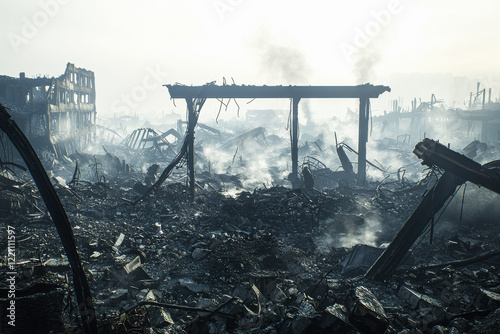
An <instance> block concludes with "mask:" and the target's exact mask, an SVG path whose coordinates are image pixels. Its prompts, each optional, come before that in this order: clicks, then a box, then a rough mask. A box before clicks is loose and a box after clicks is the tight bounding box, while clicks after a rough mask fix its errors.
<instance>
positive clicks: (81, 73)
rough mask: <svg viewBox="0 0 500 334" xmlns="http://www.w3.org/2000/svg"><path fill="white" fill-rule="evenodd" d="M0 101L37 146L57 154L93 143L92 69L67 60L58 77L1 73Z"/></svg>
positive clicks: (79, 148) (93, 81) (93, 98)
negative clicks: (28, 76) (30, 76)
mask: <svg viewBox="0 0 500 334" xmlns="http://www.w3.org/2000/svg"><path fill="white" fill-rule="evenodd" d="M0 103H2V104H3V105H4V106H6V107H7V108H9V109H10V110H9V112H10V114H11V115H12V117H13V118H14V120H15V121H16V122H17V124H18V125H19V127H20V128H21V129H22V130H23V132H24V133H25V134H26V135H27V137H28V139H29V140H30V142H31V143H32V145H33V146H34V147H35V148H36V149H37V150H39V149H49V150H50V151H53V152H54V154H55V155H56V157H60V156H62V155H67V154H69V153H72V152H74V151H76V150H80V151H81V150H84V149H85V148H86V147H88V146H89V145H90V144H92V143H94V142H95V137H96V130H95V124H96V104H95V78H94V72H92V71H89V70H86V69H83V68H78V67H75V65H74V64H71V63H68V64H67V65H66V70H65V71H64V74H62V75H61V76H59V77H57V78H56V77H52V78H48V77H45V76H44V77H37V78H27V77H26V76H25V74H24V72H21V73H20V75H19V78H13V77H9V76H3V75H2V76H0Z"/></svg>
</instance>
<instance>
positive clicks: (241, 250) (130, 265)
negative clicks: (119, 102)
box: [0, 116, 500, 334]
mask: <svg viewBox="0 0 500 334" xmlns="http://www.w3.org/2000/svg"><path fill="white" fill-rule="evenodd" d="M419 117H420V116H419ZM386 124H387V123H386ZM183 125H185V124H182V122H179V123H178V127H177V128H176V129H173V128H172V129H168V130H165V131H163V132H162V131H157V130H153V129H152V128H150V127H142V128H134V129H133V130H132V131H130V132H129V133H128V135H123V136H121V137H122V138H120V140H117V139H116V137H118V136H119V129H116V128H115V129H113V128H110V127H105V128H106V129H107V130H105V131H106V132H107V133H108V134H109V133H112V136H111V137H113V139H112V140H107V141H103V142H102V145H100V147H95V148H94V149H93V153H88V152H89V151H86V152H84V151H80V152H78V151H75V152H73V153H71V154H70V153H69V152H66V151H65V152H59V153H60V154H57V152H54V153H50V154H49V153H44V154H41V153H40V154H39V156H40V157H41V160H42V162H43V165H44V167H45V169H46V171H47V175H48V177H49V178H50V181H51V184H52V185H53V187H54V189H55V191H56V193H57V196H58V197H59V198H60V201H61V203H62V206H63V207H64V210H65V213H66V215H67V217H68V220H69V223H70V227H71V231H72V234H73V236H74V242H75V249H76V250H77V252H78V256H79V260H80V261H81V265H82V268H83V269H84V272H83V274H84V276H85V279H86V280H87V281H88V286H89V288H90V291H89V292H90V293H91V296H92V300H91V304H92V309H93V310H94V312H95V314H93V315H91V318H93V320H95V321H96V323H97V332H98V333H252V332H253V333H294V334H301V333H494V332H495V331H496V330H497V329H498V328H499V326H500V276H499V274H500V269H499V267H500V256H499V255H500V250H499V248H498V245H499V244H500V226H499V225H498V217H499V214H500V212H499V210H498V205H497V204H496V203H498V194H497V193H498V187H499V185H500V182H499V173H498V172H499V170H498V168H499V164H498V162H497V160H496V159H498V147H495V146H491V145H488V144H486V143H484V142H479V141H472V143H471V144H470V145H467V146H464V147H462V148H460V149H456V150H454V149H450V148H449V147H447V146H445V145H442V144H440V143H439V142H438V141H434V140H432V139H429V138H426V139H423V140H420V141H418V143H417V145H416V146H414V147H412V145H410V144H409V143H407V142H406V141H405V140H403V141H401V140H397V139H396V140H394V139H389V138H385V139H381V140H379V141H377V142H376V143H375V146H373V147H377V149H378V150H379V151H380V152H383V153H384V154H386V155H387V157H388V158H387V159H384V161H378V159H377V161H376V160H375V159H374V160H373V161H372V160H370V157H368V160H367V168H368V173H367V174H368V178H367V181H366V182H365V183H364V184H362V185H359V184H358V182H357V175H356V172H355V168H354V167H353V165H352V161H356V159H357V154H358V152H357V151H356V149H355V148H353V145H352V144H350V143H349V142H347V141H343V140H342V139H340V143H339V142H337V143H335V145H329V144H327V143H326V142H325V140H324V138H323V137H322V136H318V137H314V138H311V140H308V141H307V142H304V143H302V144H301V145H300V146H299V147H298V156H299V157H301V161H302V163H301V165H300V168H299V170H300V171H301V173H300V174H301V175H300V178H301V179H300V184H301V186H299V187H291V186H290V184H291V181H292V180H290V177H289V166H288V165H287V162H286V161H287V160H286V159H287V157H288V154H289V144H290V143H289V141H287V140H286V139H284V138H281V137H279V136H277V135H276V134H274V133H269V132H268V131H266V129H265V128H264V127H261V126H256V127H254V128H252V129H248V128H245V129H237V130H235V131H232V132H229V131H227V130H228V129H219V130H217V131H215V130H216V129H215V128H214V127H211V126H208V125H205V126H204V127H200V128H199V130H197V131H199V132H197V142H196V145H195V146H196V151H195V154H196V160H195V161H196V181H195V184H194V185H195V193H194V197H193V198H191V189H190V185H189V182H188V181H189V176H188V177H187V176H186V172H185V168H184V167H185V166H186V164H187V163H188V162H187V158H186V156H185V155H184V154H181V153H183V150H185V146H184V139H185V138H186V137H183V133H184V131H185V129H184V128H183ZM198 125H200V124H198ZM384 126H386V125H384ZM188 127H189V125H188ZM3 131H4V132H5V133H4V132H2V142H5V143H7V142H8V138H7V136H6V135H5V134H6V133H7V132H6V131H5V130H4V129H3ZM188 131H189V130H188V129H186V132H188ZM226 131H227V132H226ZM172 137H174V138H175V139H172ZM408 142H409V140H408ZM6 147H7V146H6ZM10 152H11V151H8V152H7V153H8V154H7V155H5V152H4V155H3V156H2V161H1V167H2V174H1V176H0V211H1V213H2V214H1V215H0V217H1V220H2V224H1V225H0V234H1V235H2V238H1V240H2V244H1V245H2V252H3V253H2V265H6V264H7V253H8V250H7V248H8V247H7V242H6V239H5V238H4V236H6V235H7V233H8V232H7V228H8V227H9V226H11V227H13V228H15V231H16V262H15V271H16V273H17V276H16V309H17V314H16V318H17V320H16V321H17V325H18V327H17V329H20V330H22V331H23V332H25V333H30V332H36V333H42V332H47V333H49V332H53V333H59V332H82V331H83V332H92V330H93V329H92V328H90V327H89V328H85V326H84V325H82V317H83V322H85V317H84V316H82V312H81V308H82V306H81V304H80V303H79V301H78V298H77V297H78V291H77V290H79V287H78V285H76V284H75V271H74V267H73V265H74V264H73V262H72V261H73V260H71V259H70V258H69V256H68V253H67V251H66V249H65V245H64V244H63V243H62V242H61V239H63V236H61V235H60V233H59V231H58V229H57V226H56V225H55V224H54V220H55V218H54V215H53V213H52V212H51V211H50V210H49V209H48V208H49V205H48V204H47V203H46V202H45V201H44V196H42V194H41V191H40V189H39V184H38V182H36V181H33V179H32V178H31V176H30V173H29V172H31V174H33V172H32V171H31V169H29V170H27V169H26V168H25V167H24V165H23V162H22V160H21V159H19V157H17V156H16V154H14V153H10ZM472 158H474V159H475V160H476V161H480V163H479V162H476V161H474V160H472ZM388 161H390V162H392V163H394V162H397V166H395V165H393V166H391V168H389V165H388V164H387V162H388ZM172 162H175V164H173V163H172ZM420 162H422V164H420ZM44 172H45V171H44ZM371 175H374V176H373V177H371ZM375 175H377V176H378V177H376V176H375ZM450 175H451V176H450ZM443 189H444V190H443ZM407 230H409V231H410V232H407ZM0 277H1V279H0V282H1V283H0V284H1V285H0V293H1V294H0V301H1V303H2V310H5V309H6V305H7V303H8V302H9V298H8V296H7V291H8V286H6V282H7V272H6V271H3V270H2V273H1V276H0ZM4 306H5V307H4ZM6 319H8V318H6V317H4V316H2V321H1V326H2V327H1V328H2V332H3V329H5V328H9V327H8V324H7V320H6ZM87 320H88V319H87Z"/></svg>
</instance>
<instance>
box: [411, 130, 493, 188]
mask: <svg viewBox="0 0 500 334" xmlns="http://www.w3.org/2000/svg"><path fill="white" fill-rule="evenodd" d="M413 153H415V154H416V155H417V156H418V157H419V158H420V159H422V160H423V161H422V164H425V165H427V166H438V167H441V168H443V169H445V170H447V171H449V172H452V173H454V174H456V175H458V176H460V177H462V178H464V179H466V180H467V181H470V182H472V183H475V184H477V185H478V186H482V187H485V188H487V189H489V190H491V191H494V192H496V193H497V194H500V176H499V174H498V171H497V170H491V169H489V168H488V165H489V164H485V165H483V166H481V165H480V164H479V163H477V162H475V161H474V160H472V159H469V158H467V157H466V156H464V155H463V154H460V153H457V152H455V151H453V150H450V149H449V148H447V147H446V146H444V145H443V144H440V143H438V142H436V141H434V140H432V139H429V138H425V139H424V140H422V141H421V142H420V143H418V144H417V145H416V146H415V150H413Z"/></svg>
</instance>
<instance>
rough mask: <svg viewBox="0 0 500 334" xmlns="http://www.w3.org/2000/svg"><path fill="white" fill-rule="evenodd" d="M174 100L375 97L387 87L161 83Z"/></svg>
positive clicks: (368, 85)
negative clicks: (185, 84) (184, 84)
mask: <svg viewBox="0 0 500 334" xmlns="http://www.w3.org/2000/svg"><path fill="white" fill-rule="evenodd" d="M164 86H166V87H167V88H168V91H169V93H170V96H171V97H172V98H173V99H179V98H182V99H186V98H198V97H203V98H233V99H235V98H249V99H255V98H287V99H288V98H290V99H291V98H319V99H321V98H362V97H363V98H377V97H378V96H379V95H380V94H382V93H384V92H390V91H391V88H390V87H388V86H374V85H371V84H365V85H358V86H246V85H241V86H240V85H223V86H218V85H211V86H209V87H207V86H183V85H164Z"/></svg>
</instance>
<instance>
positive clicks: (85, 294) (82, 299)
mask: <svg viewBox="0 0 500 334" xmlns="http://www.w3.org/2000/svg"><path fill="white" fill-rule="evenodd" d="M0 129H1V130H2V131H3V132H5V134H7V136H8V137H9V139H10V140H11V142H12V143H13V144H14V146H15V147H16V149H17V150H18V151H19V153H20V155H21V156H22V158H23V160H24V162H25V163H26V166H27V167H28V169H29V171H30V173H31V176H32V177H33V180H34V181H35V183H36V185H37V187H38V189H39V191H40V195H41V196H42V198H43V201H44V202H45V205H46V206H47V209H48V210H49V212H50V216H51V217H52V221H53V222H54V224H55V226H56V229H57V232H58V233H59V237H60V238H61V241H62V244H63V246H64V250H65V251H66V255H67V257H68V261H69V263H70V265H71V269H72V271H73V283H74V286H75V295H76V299H77V302H78V309H79V311H80V316H81V319H82V326H83V329H84V332H85V333H86V334H97V319H96V314H95V310H94V304H93V302H92V295H91V292H90V288H89V284H88V281H87V277H86V276H85V272H84V269H83V266H82V263H81V261H80V256H79V254H78V251H77V249H76V243H75V238H74V236H73V231H72V229H71V224H70V222H69V219H68V216H67V215H66V211H65V210H64V207H63V205H62V203H61V200H60V199H59V196H58V195H57V193H56V191H55V189H54V186H53V185H52V183H51V182H50V179H49V177H48V175H47V173H46V171H45V169H44V168H43V165H42V162H41V161H40V159H39V158H38V156H37V154H36V152H35V150H34V149H33V147H32V146H31V143H30V142H29V140H28V138H26V136H25V135H24V133H23V132H22V131H21V129H20V128H19V127H18V126H17V124H16V122H15V121H14V120H13V119H12V118H11V117H10V115H9V113H8V112H7V109H6V108H5V107H4V106H3V105H1V104H0Z"/></svg>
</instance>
